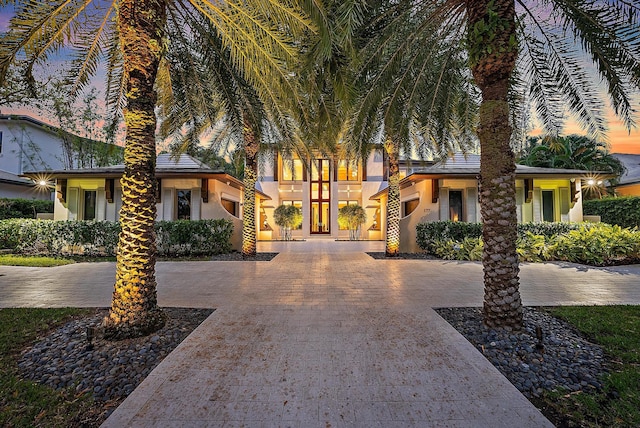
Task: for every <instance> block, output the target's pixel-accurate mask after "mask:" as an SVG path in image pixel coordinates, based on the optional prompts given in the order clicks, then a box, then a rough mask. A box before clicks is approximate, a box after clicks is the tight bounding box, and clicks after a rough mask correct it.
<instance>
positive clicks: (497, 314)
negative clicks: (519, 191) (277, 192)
mask: <svg viewBox="0 0 640 428" xmlns="http://www.w3.org/2000/svg"><path fill="white" fill-rule="evenodd" d="M489 5H492V6H491V10H489ZM466 8H467V17H468V20H469V25H468V27H469V28H468V32H469V35H468V42H469V43H468V46H469V47H468V49H469V57H470V63H471V69H472V71H473V76H474V79H475V81H476V83H477V84H478V86H479V88H480V90H481V92H482V103H481V106H480V122H479V126H478V137H479V139H480V149H481V157H480V210H481V214H482V220H483V229H482V237H483V240H484V250H483V255H482V264H483V267H484V323H485V325H487V326H488V327H496V328H506V329H514V330H519V329H521V328H522V302H521V299H520V292H519V279H518V273H519V266H518V255H517V253H516V238H517V216H516V192H515V158H514V155H513V151H512V150H511V147H510V140H511V132H512V129H511V126H510V124H509V105H508V102H507V95H508V90H509V79H510V77H511V73H512V71H513V69H514V67H515V63H516V58H517V54H518V48H517V43H515V42H514V41H515V40H516V38H515V4H514V1H513V0H492V1H491V2H489V1H485V0H483V1H477V0H466ZM490 15H492V16H493V18H491V19H490V18H489V16H490ZM496 16H497V19H496V18H495V17H496ZM481 21H484V22H483V24H484V25H478V26H476V24H477V23H478V22H481ZM491 23H494V24H491ZM475 28H484V30H483V31H480V32H478V31H474V29H475Z"/></svg>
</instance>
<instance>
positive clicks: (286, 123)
mask: <svg viewBox="0 0 640 428" xmlns="http://www.w3.org/2000/svg"><path fill="white" fill-rule="evenodd" d="M173 22H174V23H178V22H179V23H180V25H181V26H183V25H184V23H185V22H188V23H189V25H190V26H191V27H195V28H198V30H199V31H198V33H197V37H194V36H193V35H187V34H183V30H182V27H173V26H169V34H170V38H171V39H172V40H173V45H172V50H171V51H170V52H169V53H168V55H167V61H166V62H165V65H166V66H167V70H166V72H164V73H163V74H162V76H161V78H160V79H159V85H158V88H159V89H158V90H159V93H160V103H159V104H160V107H161V108H160V117H161V122H162V124H161V128H160V129H161V135H162V136H163V137H164V138H167V137H171V138H173V139H175V140H176V144H174V147H175V150H176V151H177V152H184V151H193V150H197V148H198V147H200V145H201V143H202V141H203V135H204V134H208V136H207V141H208V142H209V147H210V149H211V150H214V151H222V152H229V151H234V150H240V151H241V152H242V153H244V177H243V182H244V203H243V216H242V220H243V229H242V254H243V256H245V257H252V256H255V254H256V223H255V186H256V182H257V179H258V156H259V153H260V152H261V151H262V147H261V146H262V145H264V146H265V147H269V148H270V149H273V147H275V146H278V145H281V143H283V142H285V143H289V145H291V144H292V143H291V141H292V140H293V139H294V137H293V131H292V129H291V127H292V121H291V120H290V117H289V110H290V109H291V108H293V107H295V106H296V103H299V102H300V101H299V100H298V95H297V93H298V89H297V88H296V87H295V85H294V82H289V87H287V88H284V89H285V90H286V92H285V93H283V92H282V89H281V90H280V92H278V88H277V83H278V82H275V83H276V84H273V82H269V81H268V80H267V79H265V80H264V81H261V82H253V83H251V82H249V81H248V79H247V78H246V75H245V73H244V71H243V70H242V69H241V68H240V67H238V65H237V64H236V63H234V61H233V60H232V52H231V50H230V49H229V48H228V47H227V46H225V45H224V43H223V40H222V37H221V35H220V34H219V32H218V30H217V29H216V27H215V26H214V25H212V24H211V23H210V22H207V21H206V20H204V19H202V18H201V17H198V16H193V15H188V14H181V15H180V19H179V20H177V19H176V20H174V21H173ZM202 42H205V43H204V44H203V43H202ZM171 76H174V78H171ZM194 82H198V84H196V85H194ZM264 85H267V86H268V88H266V89H263V90H262V91H258V90H257V89H259V87H260V86H264ZM292 101H293V102H292ZM185 126H186V128H187V132H185Z"/></svg>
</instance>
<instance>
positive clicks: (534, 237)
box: [430, 223, 640, 266]
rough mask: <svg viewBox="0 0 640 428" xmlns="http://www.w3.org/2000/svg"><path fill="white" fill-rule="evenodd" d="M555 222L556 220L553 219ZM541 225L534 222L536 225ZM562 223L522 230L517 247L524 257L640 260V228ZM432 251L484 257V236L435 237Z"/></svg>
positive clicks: (592, 262) (527, 259)
mask: <svg viewBox="0 0 640 428" xmlns="http://www.w3.org/2000/svg"><path fill="white" fill-rule="evenodd" d="M550 224H553V223H550ZM536 227H537V225H534V226H530V228H531V229H533V230H537V229H536ZM554 228H556V230H563V227H562V226H557V227H556V226H551V227H549V228H545V227H542V228H541V229H539V230H540V231H541V233H540V234H535V233H533V232H531V231H529V230H525V229H527V227H525V228H523V229H521V230H520V232H521V233H519V234H518V240H517V248H516V251H517V252H518V256H519V258H520V261H525V262H541V261H550V260H561V261H569V262H574V263H581V264H586V265H592V266H607V265H615V264H628V263H637V262H638V261H639V260H640V231H638V230H637V229H624V228H622V227H620V226H612V225H608V224H605V223H598V224H588V223H585V224H570V225H569V227H568V229H567V230H566V232H561V233H558V234H555V235H553V234H551V231H552V230H553V229H554ZM430 248H432V250H431V252H432V254H435V255H436V256H438V257H440V258H442V259H445V260H481V259H482V239H481V238H475V237H465V238H463V239H462V240H453V239H435V240H432V241H431V242H430Z"/></svg>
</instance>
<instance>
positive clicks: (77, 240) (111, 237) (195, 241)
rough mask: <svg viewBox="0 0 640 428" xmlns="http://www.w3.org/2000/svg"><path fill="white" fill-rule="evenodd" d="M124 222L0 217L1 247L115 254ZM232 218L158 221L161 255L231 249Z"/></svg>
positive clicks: (34, 251)
mask: <svg viewBox="0 0 640 428" xmlns="http://www.w3.org/2000/svg"><path fill="white" fill-rule="evenodd" d="M119 233H120V224H119V223H118V222H113V221H54V220H29V219H12V220H0V248H4V249H10V250H12V251H14V252H16V253H18V254H34V255H35V254H38V255H48V256H54V257H56V256H68V255H86V256H114V255H115V253H116V249H117V245H118V234H119ZM232 233H233V224H232V223H231V222H230V221H228V220H199V221H175V222H171V221H160V222H157V223H156V239H157V251H158V255H159V256H166V257H172V256H200V255H211V254H219V253H225V252H229V251H230V250H231V234H232Z"/></svg>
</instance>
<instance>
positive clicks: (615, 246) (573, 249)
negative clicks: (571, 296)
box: [548, 223, 640, 266]
mask: <svg viewBox="0 0 640 428" xmlns="http://www.w3.org/2000/svg"><path fill="white" fill-rule="evenodd" d="M548 247H549V248H548V251H549V258H550V259H551V260H565V261H569V262H574V263H583V264H588V265H594V266H607V265H614V264H623V263H632V262H637V260H638V259H640V232H638V230H637V229H633V230H630V229H623V228H622V227H620V226H617V225H609V224H605V223H599V224H596V225H594V226H591V227H584V228H580V229H579V230H572V231H569V232H567V233H565V234H563V235H558V236H556V237H554V238H552V239H551V242H550V243H549V246H548Z"/></svg>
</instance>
